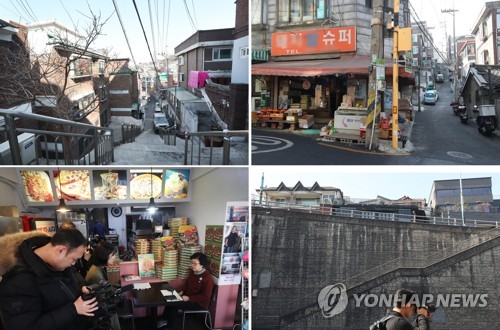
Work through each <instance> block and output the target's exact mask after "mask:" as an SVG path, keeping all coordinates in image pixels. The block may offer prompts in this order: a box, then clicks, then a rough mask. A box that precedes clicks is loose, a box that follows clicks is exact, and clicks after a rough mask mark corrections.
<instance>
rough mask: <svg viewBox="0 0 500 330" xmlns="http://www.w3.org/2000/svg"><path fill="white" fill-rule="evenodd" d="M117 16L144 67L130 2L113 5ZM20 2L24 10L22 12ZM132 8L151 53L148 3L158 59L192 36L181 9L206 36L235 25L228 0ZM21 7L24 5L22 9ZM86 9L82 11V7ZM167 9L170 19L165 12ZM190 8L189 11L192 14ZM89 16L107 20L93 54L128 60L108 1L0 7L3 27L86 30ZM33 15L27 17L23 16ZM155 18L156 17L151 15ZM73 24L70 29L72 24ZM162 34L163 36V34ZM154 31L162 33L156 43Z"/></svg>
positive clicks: (177, 0)
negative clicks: (108, 51) (47, 24)
mask: <svg viewBox="0 0 500 330" xmlns="http://www.w3.org/2000/svg"><path fill="white" fill-rule="evenodd" d="M115 1H116V3H117V5H118V10H119V12H120V15H121V16H122V21H123V22H124V25H125V29H126V32H127V35H128V39H129V41H130V43H131V44H132V46H131V47H132V51H133V52H134V57H135V59H136V61H138V62H143V61H150V56H149V53H148V50H147V45H146V42H145V41H144V36H143V32H142V30H141V27H140V23H139V19H138V18H137V14H136V11H135V8H134V5H133V2H132V0H127V1H124V0H115ZM20 2H22V3H23V4H25V8H26V10H23V6H21V5H20ZM135 2H136V4H137V7H138V9H139V13H140V16H141V20H142V22H143V25H144V28H145V30H146V34H147V37H148V40H149V44H150V47H151V51H152V52H153V38H152V32H151V24H150V15H149V13H150V11H149V7H148V3H150V4H151V11H152V17H153V19H152V21H153V27H154V30H155V35H156V38H155V39H156V40H157V42H156V44H157V49H158V50H157V53H160V52H161V51H160V45H163V47H162V48H163V52H164V51H165V49H168V52H169V53H173V49H174V47H176V46H177V45H179V44H180V43H181V42H182V41H184V40H185V39H187V38H188V37H189V36H191V35H192V34H193V33H195V32H196V30H195V28H194V27H193V26H192V24H191V21H190V19H189V17H188V14H187V10H186V7H185V4H186V5H187V7H188V8H189V11H190V13H191V17H192V19H193V22H194V25H195V26H196V27H197V29H198V30H211V29H220V28H232V27H234V24H235V11H236V5H235V4H234V0H215V1H208V0H185V1H182V0H150V1H146V0H136V1H135ZM26 3H27V4H28V5H29V6H27V5H26ZM87 4H88V5H87ZM169 4H170V15H168V8H169ZM193 5H194V10H193ZM89 6H90V7H91V8H92V11H94V13H95V14H98V13H99V12H100V13H101V15H102V17H103V18H108V17H110V16H111V15H112V17H111V19H110V20H109V21H108V23H107V24H106V26H105V27H104V34H106V35H105V36H102V37H101V38H100V39H98V40H97V42H96V45H95V46H94V47H93V48H97V49H99V48H109V47H110V46H111V47H112V48H113V50H114V52H116V53H118V55H119V57H130V52H129V51H128V47H127V44H126V40H125V37H124V35H123V32H122V28H121V26H120V23H119V20H118V17H117V15H116V14H113V12H114V6H113V0H86V1H83V0H71V1H68V0H22V1H14V0H12V1H1V2H0V18H1V19H3V20H6V21H9V20H13V21H16V22H20V23H34V22H36V21H39V22H42V21H48V20H52V19H56V20H57V21H59V22H61V23H63V24H64V25H66V26H68V27H71V28H73V27H74V26H75V25H78V26H80V27H84V26H86V25H88V18H86V17H85V16H89V13H90V12H89V9H88V7H89ZM29 8H31V11H32V12H33V13H34V14H32V15H31V16H32V17H30V16H29V15H28V13H26V11H30V10H29ZM156 13H158V14H159V15H156ZM73 22H74V23H73ZM167 29H168V34H167V33H166V31H167ZM158 30H161V31H163V32H162V38H159V37H160V35H159V33H158Z"/></svg>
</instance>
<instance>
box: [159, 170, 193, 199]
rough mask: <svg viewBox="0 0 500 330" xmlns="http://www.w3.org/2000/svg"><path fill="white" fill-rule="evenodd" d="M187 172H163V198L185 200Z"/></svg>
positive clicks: (187, 185) (187, 183)
mask: <svg viewBox="0 0 500 330" xmlns="http://www.w3.org/2000/svg"><path fill="white" fill-rule="evenodd" d="M188 189H189V170H167V171H166V172H165V197H166V198H187V195H188Z"/></svg>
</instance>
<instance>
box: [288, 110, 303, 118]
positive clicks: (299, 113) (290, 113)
mask: <svg viewBox="0 0 500 330" xmlns="http://www.w3.org/2000/svg"><path fill="white" fill-rule="evenodd" d="M285 113H286V114H287V115H288V116H298V117H300V116H302V109H288V110H287V111H285Z"/></svg>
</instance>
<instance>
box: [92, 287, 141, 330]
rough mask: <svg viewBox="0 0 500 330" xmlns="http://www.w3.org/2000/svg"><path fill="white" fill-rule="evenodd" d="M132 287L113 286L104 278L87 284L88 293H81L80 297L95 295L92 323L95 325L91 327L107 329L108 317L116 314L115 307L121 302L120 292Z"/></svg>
mask: <svg viewBox="0 0 500 330" xmlns="http://www.w3.org/2000/svg"><path fill="white" fill-rule="evenodd" d="M132 288H133V285H127V286H124V287H120V286H114V285H111V284H109V282H108V281H105V280H101V281H100V282H99V283H96V284H92V285H89V286H87V289H88V290H89V291H90V293H88V294H82V299H83V300H85V301H86V300H90V299H92V298H94V297H96V300H97V307H98V309H97V310H96V311H95V312H94V324H96V327H94V328H92V329H107V326H108V325H109V319H110V317H111V316H112V315H114V314H116V309H117V307H118V306H119V305H120V304H121V303H122V302H123V298H122V295H121V294H122V293H123V292H126V291H130V290H132Z"/></svg>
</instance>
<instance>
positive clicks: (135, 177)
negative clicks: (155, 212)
mask: <svg viewBox="0 0 500 330" xmlns="http://www.w3.org/2000/svg"><path fill="white" fill-rule="evenodd" d="M161 183H162V182H161V179H160V177H159V176H158V175H157V174H156V173H142V174H140V173H133V174H131V179H130V198H132V199H149V198H151V197H153V198H155V199H156V198H160V196H161ZM151 193H152V196H151Z"/></svg>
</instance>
